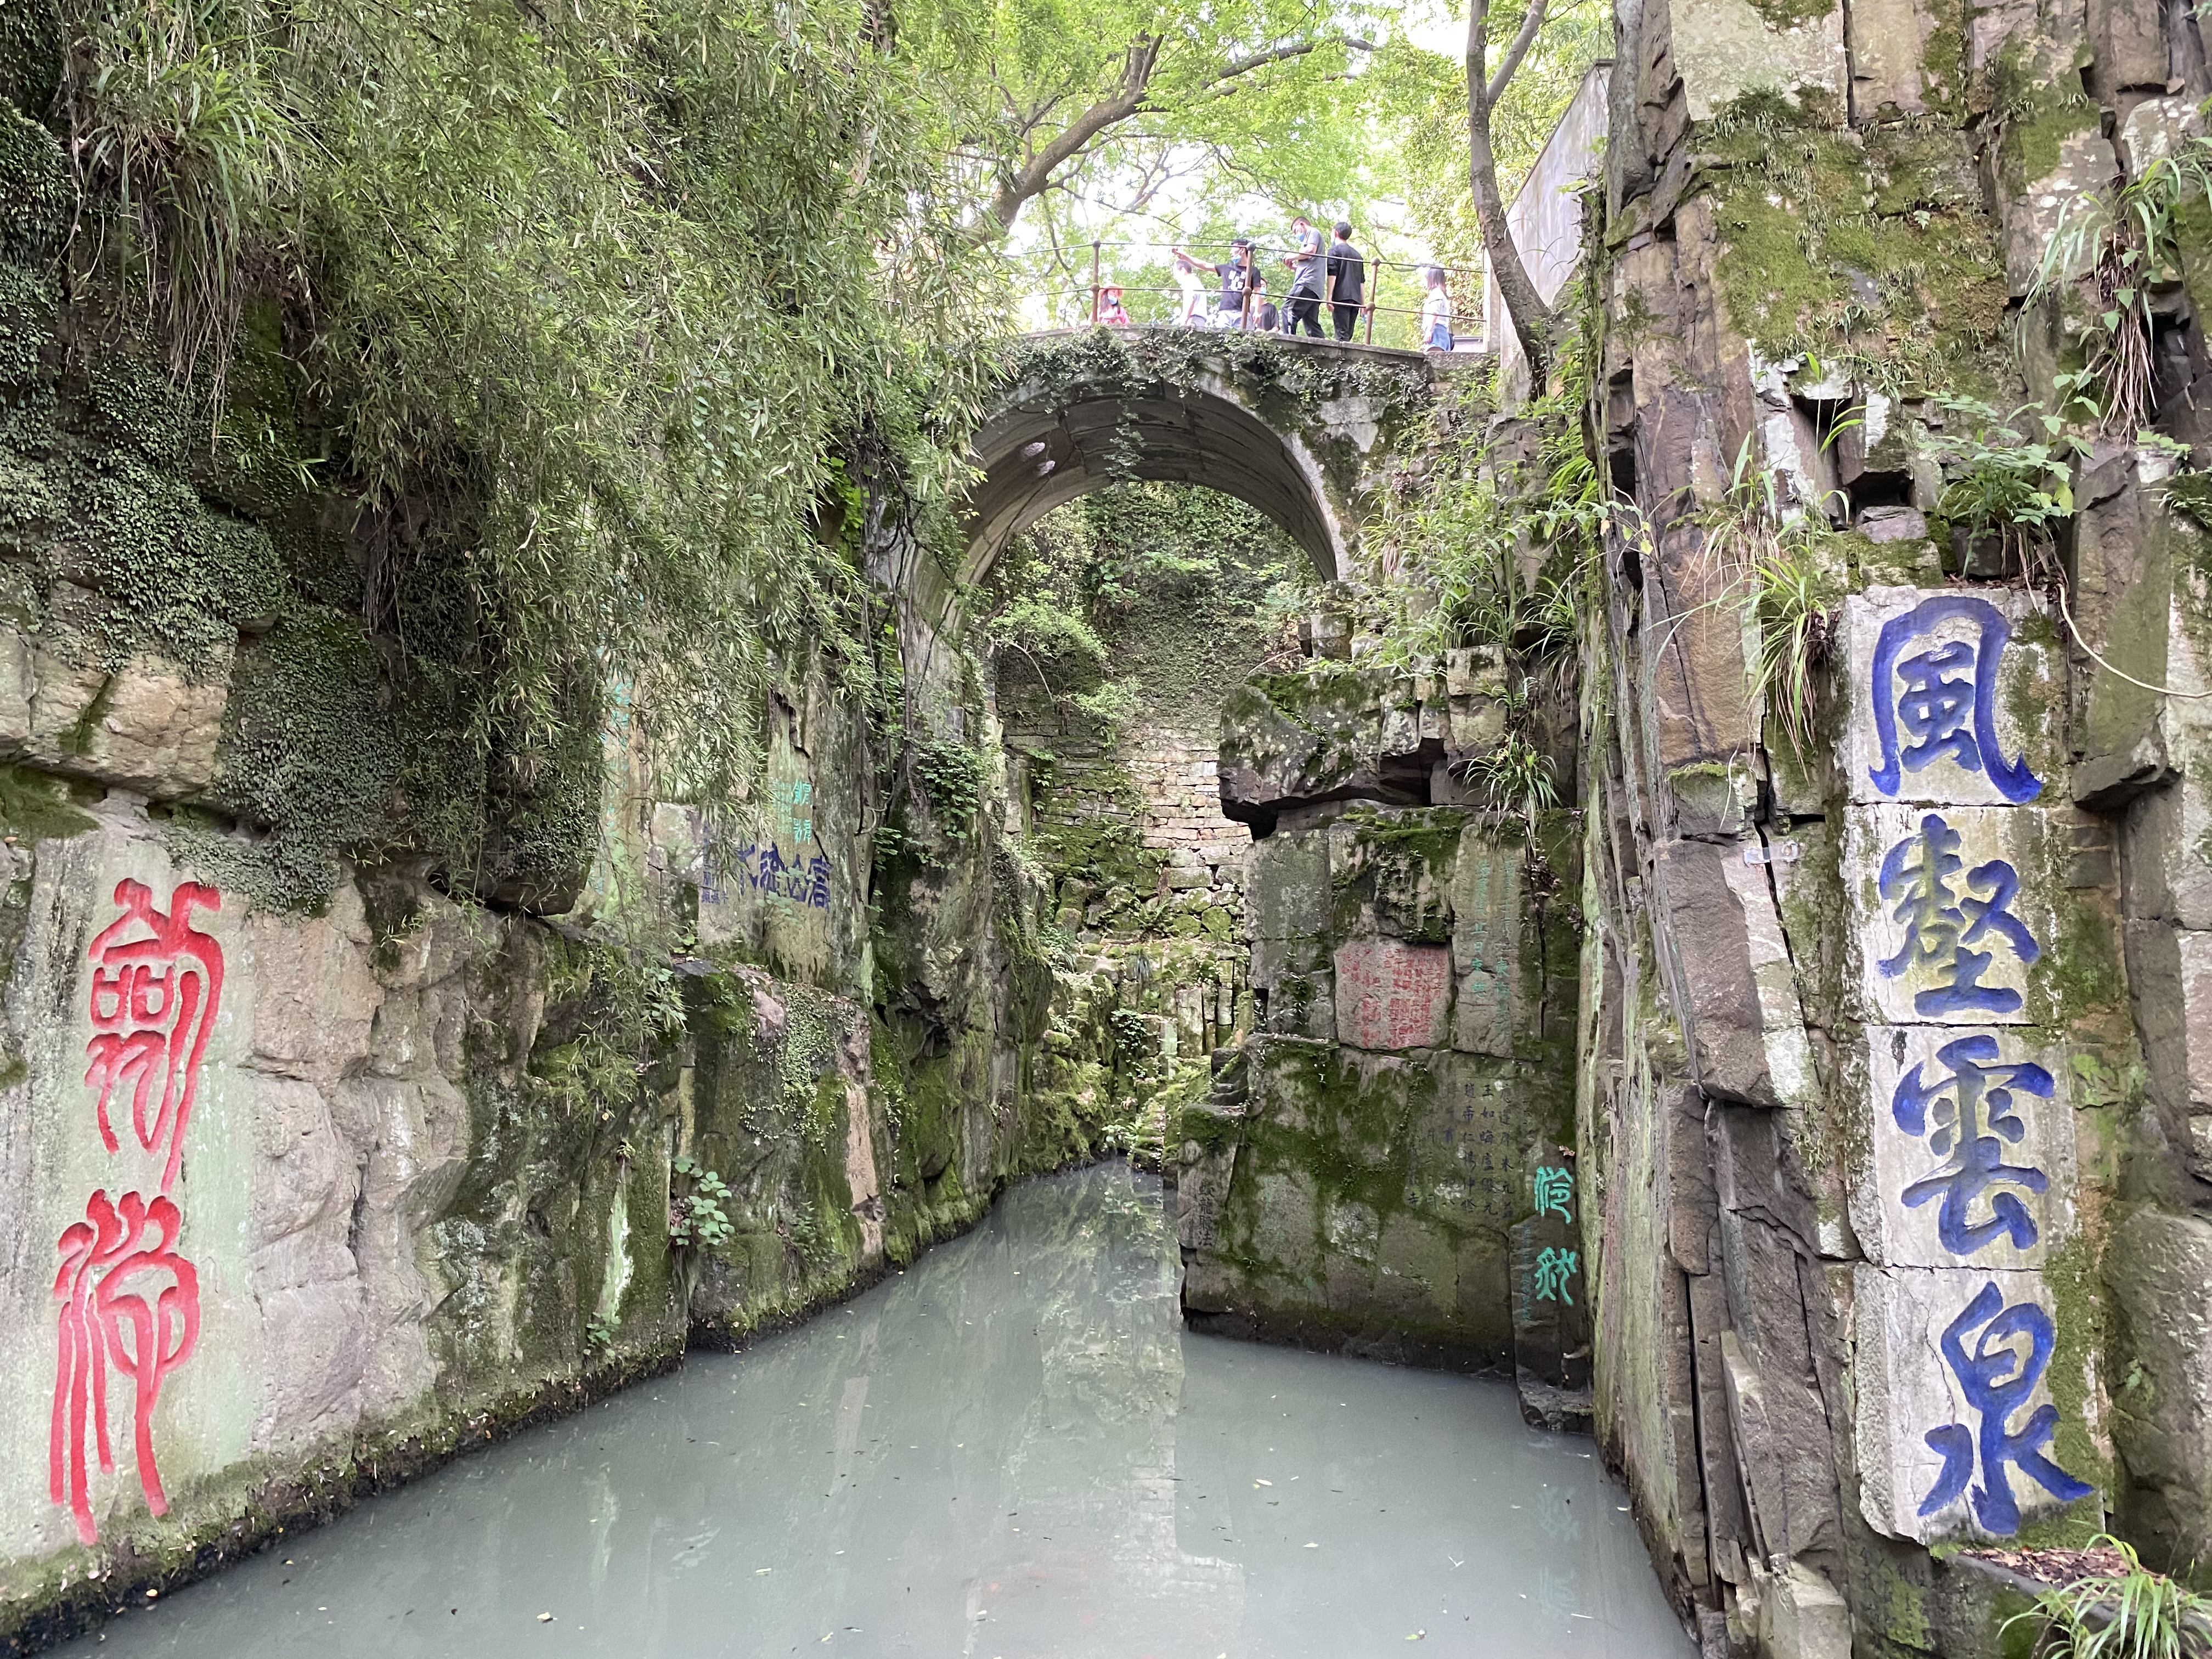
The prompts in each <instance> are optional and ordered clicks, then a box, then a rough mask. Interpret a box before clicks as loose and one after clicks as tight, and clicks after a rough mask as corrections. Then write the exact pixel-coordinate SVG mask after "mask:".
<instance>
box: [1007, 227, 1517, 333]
mask: <svg viewBox="0 0 2212 1659" xmlns="http://www.w3.org/2000/svg"><path fill="white" fill-rule="evenodd" d="M1328 246H1330V245H1329V244H1328V242H1327V241H1326V240H1324V244H1323V250H1322V259H1323V261H1324V266H1325V269H1324V274H1323V277H1322V293H1321V295H1320V310H1319V313H1318V318H1317V320H1318V325H1319V326H1320V328H1321V330H1322V337H1324V338H1333V339H1336V340H1341V341H1347V342H1350V343H1356V344H1360V345H1370V346H1383V347H1389V348H1394V349H1398V350H1402V351H1419V350H1421V349H1424V348H1425V346H1426V345H1427V344H1428V343H1429V342H1428V341H1427V339H1426V338H1425V337H1424V336H1425V333H1426V331H1425V329H1424V327H1423V325H1422V317H1423V314H1424V311H1425V301H1426V300H1427V298H1428V295H1429V294H1430V292H1431V289H1430V287H1429V273H1430V272H1431V271H1437V272H1441V273H1442V275H1443V289H1444V295H1445V301H1446V303H1447V306H1448V315H1449V319H1450V320H1449V328H1450V330H1451V332H1452V336H1453V339H1454V342H1455V345H1456V346H1457V348H1458V349H1462V350H1465V349H1470V348H1472V347H1474V346H1476V345H1478V344H1479V343H1480V335H1481V331H1482V320H1481V319H1482V306H1483V287H1482V275H1483V274H1482V272H1481V270H1480V269H1474V270H1469V269H1468V268H1467V267H1464V266H1455V265H1444V264H1437V263H1435V262H1434V261H1421V262H1414V261H1408V260H1402V259H1378V258H1376V257H1374V256H1373V255H1372V254H1370V253H1366V252H1361V253H1360V254H1359V256H1358V257H1359V259H1360V262H1361V264H1362V265H1363V267H1364V283H1363V291H1362V294H1361V297H1360V300H1359V301H1358V304H1357V305H1356V306H1350V307H1346V306H1342V305H1340V304H1338V303H1337V302H1336V301H1335V300H1334V293H1333V289H1334V283H1333V281H1332V278H1331V276H1330V274H1329V273H1328V270H1327V269H1326V262H1327V260H1328ZM1290 252H1291V249H1290V248H1289V247H1288V246H1273V245H1269V244H1263V243H1261V242H1259V241H1258V240H1256V239H1255V242H1254V244H1253V246H1252V250H1251V263H1250V266H1249V270H1250V272H1251V274H1252V276H1255V277H1257V278H1259V279H1261V282H1262V283H1264V285H1265V286H1264V289H1262V288H1258V287H1255V286H1253V285H1252V283H1250V282H1249V281H1248V283H1246V286H1245V289H1244V291H1243V294H1242V295H1238V294H1237V293H1236V292H1235V291H1234V290H1233V289H1232V290H1231V292H1229V293H1226V294H1225V293H1224V292H1223V287H1222V278H1221V270H1220V268H1221V267H1222V266H1223V265H1225V264H1230V263H1231V261H1233V260H1234V259H1235V258H1236V250H1235V248H1234V246H1232V245H1231V244H1228V243H1218V242H1183V243H1176V242H1109V241H1094V242H1092V243H1091V281H1090V283H1089V284H1088V286H1082V285H1075V286H1070V287H1066V288H1055V289H1048V290H1046V292H1045V294H1044V295H1043V296H1042V297H1043V298H1044V300H1045V301H1046V303H1047V305H1048V308H1049V313H1050V315H1049V319H1048V323H1047V326H1048V327H1055V328H1070V327H1073V328H1085V327H1098V326H1116V325H1125V324H1126V325H1137V326H1143V325H1152V326H1163V325H1164V326H1168V327H1175V326H1182V327H1186V328H1224V329H1242V330H1246V331H1252V332H1255V333H1256V332H1260V331H1263V328H1264V326H1265V325H1266V322H1267V319H1266V318H1265V317H1264V316H1263V313H1265V311H1266V309H1267V307H1270V306H1273V307H1274V308H1275V317H1274V319H1273V331H1275V332H1279V333H1284V334H1289V332H1290V330H1291V326H1292V319H1291V316H1290V303H1289V301H1290V295H1289V289H1290V285H1291V275H1292V273H1291V269H1290V268H1289V267H1288V266H1287V265H1286V264H1285V263H1284V262H1285V258H1286V257H1287V256H1288V255H1289V253H1290ZM1179 255H1181V256H1188V268H1186V261H1185V260H1184V259H1182V258H1178V256H1179ZM1116 265H1119V266H1120V267H1121V270H1119V271H1117V270H1116V269H1115V266H1116ZM1071 274H1073V273H1071ZM1109 296H1111V297H1110V298H1109ZM1291 337H1292V338H1310V337H1311V335H1310V333H1308V334H1300V335H1291Z"/></svg>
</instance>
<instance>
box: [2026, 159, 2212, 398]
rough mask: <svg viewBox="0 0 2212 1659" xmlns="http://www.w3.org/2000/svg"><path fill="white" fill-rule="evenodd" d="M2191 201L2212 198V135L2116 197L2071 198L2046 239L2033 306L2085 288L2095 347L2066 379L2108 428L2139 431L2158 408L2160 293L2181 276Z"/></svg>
mask: <svg viewBox="0 0 2212 1659" xmlns="http://www.w3.org/2000/svg"><path fill="white" fill-rule="evenodd" d="M2192 201H2202V202H2204V203H2207V204H2212V139H2207V138H2205V137H2202V136H2201V135H2192V136H2190V137H2185V138H2183V139H2181V140H2180V141H2179V143H2177V144H2176V146H2175V147H2174V149H2172V151H2171V152H2170V153H2168V154H2166V155H2161V156H2160V157H2158V158H2157V159H2156V160H2154V161H2152V162H2150V164H2149V165H2148V166H2147V167H2144V168H2143V169H2142V171H2141V172H2140V173H2137V174H2136V176H2135V177H2134V178H2132V179H2130V180H2128V182H2127V183H2126V184H2124V185H2122V186H2121V187H2120V188H2119V189H2118V191H2114V192H2112V193H2111V194H2110V195H2107V194H2106V192H2104V191H2081V193H2079V194H2078V195H2074V196H2069V197H2067V198H2066V202H2065V204H2064V206H2063V208H2062V209H2061V210H2060V213H2059V218H2058V222H2057V225H2056V226H2055V227H2054V228H2052V230H2051V235H2050V236H2049V238H2048V239H2047V240H2045V243H2044V246H2043V252H2042V255H2041V258H2039V261H2038V263H2037V266H2036V272H2035V280H2034V283H2033V285H2032V286H2031V287H2030V289H2029V290H2028V304H2029V307H2033V306H2034V305H2035V304H2036V303H2037V302H2038V301H2045V300H2048V299H2051V298H2052V297H2054V296H2057V295H2062V294H2063V293H2065V292H2066V291H2067V290H2069V289H2073V288H2075V285H2076V284H2080V285H2081V287H2082V288H2083V289H2084V295H2083V297H2084V298H2085V299H2086V300H2087V301H2088V308H2089V313H2090V314H2089V319H2088V321H2089V330H2088V336H2089V345H2088V349H2087V354H2086V358H2085V361H2084V362H2083V364H2082V367H2081V370H2080V371H2079V372H2078V373H2076V374H2072V375H2066V376H2062V377H2061V378H2062V381H2063V385H2062V387H2061V390H2062V392H2064V393H2069V394H2071V395H2073V396H2076V397H2079V398H2081V399H2082V400H2083V402H2084V403H2085V404H2087V408H2088V412H2089V415H2090V418H2091V419H2092V420H2093V421H2094V422H2095V423H2096V424H2097V425H2098V426H2099V427H2100V428H2101V429H2102V430H2104V431H2107V432H2118V433H2123V434H2126V433H2133V432H2136V431H2138V430H2139V429H2141V428H2142V427H2143V426H2144V425H2146V424H2147V423H2148V422H2149V420H2150V419H2151V417H2152V416H2153V415H2154V414H2155V413H2156V409H2155V404H2156V401H2157V386H2156V373H2155V370H2154V367H2153V364H2152V362H2151V312H2150V300H2151V294H2152V291H2153V290H2154V289H2156V288H2159V287H2160V286H2164V285H2171V284H2172V283H2176V282H2178V281H2179V262H2180V261H2179V252H2180V250H2179V232H2180V216H2181V213H2182V210H2183V209H2184V208H2185V206H2187V205H2188V204H2190V203H2191V202H2192ZM2027 314H2029V313H2028V312H2027V310H2023V312H2022V316H2023V318H2025V317H2026V316H2027Z"/></svg>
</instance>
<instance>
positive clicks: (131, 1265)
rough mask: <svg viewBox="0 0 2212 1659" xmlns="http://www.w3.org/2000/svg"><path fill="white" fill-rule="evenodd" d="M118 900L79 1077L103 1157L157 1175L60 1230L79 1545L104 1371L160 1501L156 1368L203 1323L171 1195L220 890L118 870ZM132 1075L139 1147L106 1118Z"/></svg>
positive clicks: (158, 1510)
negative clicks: (148, 1161) (153, 1189)
mask: <svg viewBox="0 0 2212 1659" xmlns="http://www.w3.org/2000/svg"><path fill="white" fill-rule="evenodd" d="M115 902H116V903H118V905H120V906H122V907H123V914H122V915H120V916H118V918H116V920H115V921H112V922H111V923H110V924H109V925H108V926H107V927H105V928H103V929H102V930H101V931H100V933H99V935H98V936H97V937H96V938H94V940H93V941H92V944H91V945H90V946H89V947H88V950H87V951H86V955H87V956H88V957H89V958H90V960H91V963H92V994H91V1007H90V1010H89V1012H90V1014H91V1018H92V1040H91V1041H90V1042H88V1043H87V1044H86V1045H85V1053H86V1054H87V1055H88V1057H89V1059H90V1060H91V1066H90V1067H89V1068H88V1070H87V1071H86V1073H85V1078H84V1080H85V1082H86V1084H87V1085H88V1086H90V1087H91V1088H93V1089H94V1090H96V1091H98V1094H97V1097H96V1099H95V1101H94V1112H93V1115H94V1120H95V1121H96V1122H97V1124H98V1126H99V1128H100V1144H101V1145H102V1146H104V1147H105V1148H106V1151H107V1152H108V1154H109V1156H110V1157H121V1158H125V1159H126V1160H131V1159H136V1158H138V1157H139V1155H140V1154H142V1153H143V1154H145V1155H147V1156H149V1157H150V1158H153V1159H154V1160H155V1164H156V1166H157V1167H158V1169H159V1171H160V1176H159V1180H160V1186H159V1190H158V1192H157V1193H156V1194H155V1196H154V1197H153V1198H151V1199H150V1200H149V1199H148V1198H147V1197H146V1196H145V1195H144V1194H143V1193H139V1192H136V1191H131V1192H125V1194H123V1195H122V1196H121V1197H120V1198H118V1199H110V1198H109V1197H108V1195H107V1192H106V1188H100V1189H99V1190H96V1191H95V1192H94V1193H93V1194H92V1196H91V1197H90V1198H88V1200H86V1201H85V1209H84V1219H83V1220H82V1221H73V1222H71V1223H70V1225H68V1226H67V1227H66V1228H64V1230H63V1231H62V1236H61V1238H60V1240H59V1241H58V1249H59V1251H60V1253H61V1259H62V1265H61V1270H60V1272H59V1273H57V1274H56V1275H55V1277H54V1299H55V1300H56V1301H57V1302H58V1303H59V1304H61V1310H60V1320H59V1325H58V1356H57V1363H56V1365H55V1370H54V1405H53V1418H52V1425H51V1427H50V1429H49V1431H48V1435H47V1466H48V1467H47V1476H48V1485H49V1488H50V1490H51V1491H52V1495H53V1500H54V1502H55V1503H57V1504H67V1505H68V1506H69V1510H70V1515H71V1516H72V1517H74V1519H75V1520H76V1530H77V1535H78V1536H79V1537H80V1538H82V1540H83V1541H85V1542H86V1543H88V1544H91V1543H94V1542H96V1541H98V1538H99V1530H98V1528H97V1527H96V1526H95V1525H94V1522H93V1516H92V1486H91V1480H92V1462H93V1458H94V1455H95V1453H96V1455H97V1456H98V1459H99V1466H100V1468H101V1469H102V1470H103V1471H106V1472H108V1473H112V1472H113V1470H114V1468H115V1453H114V1447H113V1444H112V1440H111V1438H110V1436H109V1433H108V1424H107V1383H108V1378H109V1376H110V1375H111V1374H112V1375H114V1376H118V1378H125V1379H128V1380H129V1382H130V1383H131V1445H132V1449H133V1452H134V1454H135V1455H136V1457H137V1466H138V1484H139V1486H140V1487H141V1489H142V1490H143V1492H145V1494H146V1505H147V1507H148V1508H149V1509H150V1510H152V1511H153V1512H154V1513H155V1515H166V1514H167V1512H168V1508H169V1500H168V1495H167V1493H166V1492H164V1491H163V1490H162V1486H161V1470H160V1468H159V1467H158V1466H157V1465H156V1463H155V1457H154V1408H155V1406H156V1405H158V1404H159V1403H160V1401H161V1384H162V1381H163V1379H164V1378H166V1377H167V1376H168V1375H169V1373H170V1372H172V1371H173V1370H176V1369H177V1367H179V1365H181V1364H184V1363H185V1361H186V1360H187V1359H189V1358H191V1354H192V1349H193V1347H194V1346H195V1345H196V1344H197V1342H198V1340H199V1329H200V1291H199V1273H198V1271H197V1269H196V1268H195V1267H193V1266H192V1264H191V1261H188V1260H186V1259H185V1257H184V1256H183V1255H180V1254H179V1251H178V1249H177V1243H178V1240H179V1237H181V1235H182V1234H183V1232H184V1227H185V1218H184V1212H183V1211H182V1210H180V1209H179V1207H178V1206H177V1204H176V1202H175V1201H174V1200H173V1199H171V1198H170V1197H169V1196H168V1193H169V1188H171V1187H173V1186H174V1185H175V1184H176V1181H177V1177H178V1176H179V1173H180V1172H181V1171H182V1170H183V1167H184V1156H185V1127H186V1125H187V1124H189V1123H190V1122H191V1115H192V1102H193V1099H194V1097H196V1096H197V1093H198V1091H199V1074H200V1062H201V1061H202V1060H204V1058H205V1057H206V1054H207V1048H208V1039H209V1037H210V1035H211V1034H212V1032H213V1030H214V1028H215V1020H216V1013H217V1012H218V1011H219V1010H220V1009H221V1007H222V945H219V944H218V943H217V942H216V939H214V937H213V936H212V935H210V934H208V933H202V932H201V931H200V930H199V929H198V928H197V927H193V926H192V921H191V919H192V912H193V911H194V910H195V909H203V910H216V909H220V908H222V895H221V894H220V893H218V892H217V891H216V890H215V889H214V888H212V887H203V886H201V885H199V884H197V882H189V881H188V882H181V883H179V884H178V885H177V886H176V888H175V889H174V890H172V892H171V893H170V895H169V908H167V910H159V909H156V908H155V906H154V894H153V891H152V890H151V889H150V888H149V887H147V886H146V884H144V883H143V882H137V881H131V880H125V881H122V882H118V884H116V888H115ZM125 1087H127V1088H128V1089H129V1091H130V1095H131V1114H130V1121H131V1139H133V1140H135V1141H136V1142H137V1152H130V1151H126V1150H125V1145H124V1142H123V1141H122V1139H120V1137H118V1135H117V1133H116V1131H115V1117H116V1115H117V1113H116V1108H117V1105H118V1090H119V1089H122V1088H125ZM149 1173H151V1171H150V1170H149Z"/></svg>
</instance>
